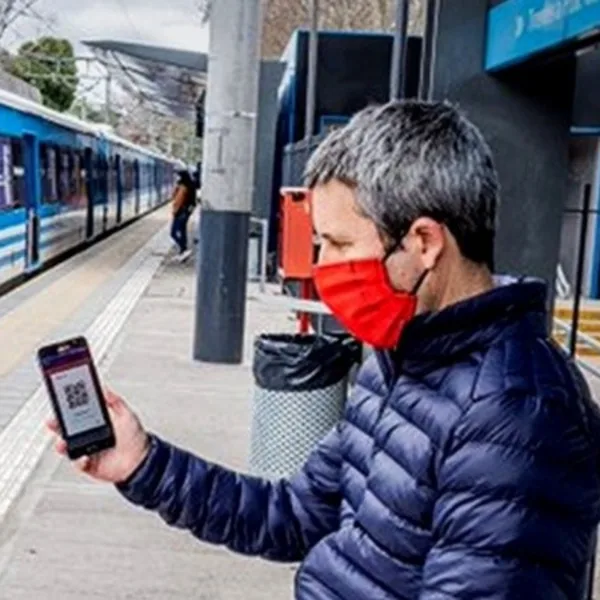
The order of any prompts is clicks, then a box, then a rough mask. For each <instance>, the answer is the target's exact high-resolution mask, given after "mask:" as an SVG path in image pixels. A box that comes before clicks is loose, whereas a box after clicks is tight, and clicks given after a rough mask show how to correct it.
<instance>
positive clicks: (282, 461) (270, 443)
mask: <svg viewBox="0 0 600 600" xmlns="http://www.w3.org/2000/svg"><path fill="white" fill-rule="evenodd" d="M360 352H361V351H360V344H358V343H357V342H356V341H355V340H354V339H352V338H351V337H349V336H347V335H344V336H322V335H292V334H275V335H261V336H259V337H257V338H256V340H255V343H254V365H253V371H254V381H255V388H254V398H253V411H252V429H251V448H250V470H251V472H252V474H254V475H257V476H260V477H264V478H267V479H278V478H280V477H285V476H287V475H291V474H292V473H294V472H295V471H297V470H298V468H299V467H301V466H302V465H303V464H304V462H305V460H306V458H307V457H308V455H309V453H310V451H311V450H312V449H313V448H314V446H315V444H316V443H317V442H318V441H319V440H320V439H322V438H323V437H324V436H325V435H326V434H327V432H328V431H329V430H330V429H331V428H332V427H333V426H334V425H335V424H336V423H337V422H338V421H339V419H340V418H341V417H342V414H343V411H344V406H345V403H346V394H347V383H348V374H349V372H350V369H351V368H352V365H353V364H355V363H356V362H358V361H359V360H360Z"/></svg>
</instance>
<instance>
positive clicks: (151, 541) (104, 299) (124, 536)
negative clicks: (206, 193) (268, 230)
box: [0, 209, 600, 600]
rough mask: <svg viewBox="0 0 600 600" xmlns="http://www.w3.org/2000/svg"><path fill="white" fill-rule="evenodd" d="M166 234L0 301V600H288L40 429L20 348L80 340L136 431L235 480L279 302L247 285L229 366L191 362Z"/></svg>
mask: <svg viewBox="0 0 600 600" xmlns="http://www.w3.org/2000/svg"><path fill="white" fill-rule="evenodd" d="M167 220H168V213H167V209H161V210H159V211H157V212H155V213H152V214H151V215H149V216H147V217H145V218H144V219H142V220H140V221H138V222H137V223H135V224H134V225H131V226H130V227H128V228H126V229H125V230H123V231H121V232H119V233H117V234H115V235H114V236H112V237H111V238H109V239H108V240H106V241H104V242H102V243H100V244H98V245H96V246H94V247H92V248H90V249H88V250H87V251H86V252H84V253H82V254H80V255H78V256H76V257H75V258H73V259H71V260H70V261H68V262H67V263H64V264H63V265H61V266H59V267H57V268H55V269H54V270H52V271H49V272H47V273H46V274H44V275H43V276H41V277H39V278H36V279H35V280H33V281H31V282H30V283H28V284H27V285H26V286H23V287H21V288H19V289H17V290H15V291H14V292H12V293H11V294H10V295H8V296H5V297H4V298H2V299H0V341H1V343H0V600H76V599H77V600H79V599H80V598H82V597H86V598H90V599H91V600H94V599H96V598H97V599H98V600H99V599H100V598H110V599H111V600H125V599H129V598H136V599H137V600H146V599H148V600H180V599H181V600H183V599H186V600H188V599H190V598H196V599H206V600H221V599H222V600H237V599H239V600H263V599H265V598H272V599H284V598H290V597H291V594H292V582H293V577H294V572H295V567H294V566H291V565H281V564H273V563H268V562H264V561H261V560H259V559H249V558H244V557H240V556H236V555H234V554H232V553H230V552H228V551H227V550H224V549H222V548H218V547H215V546H210V545H207V544H201V543H198V542H197V541H196V540H194V539H193V538H192V537H191V536H189V535H188V534H187V533H184V532H181V531H178V530H174V529H171V528H168V527H167V526H165V525H164V524H163V523H162V522H161V520H160V519H159V518H158V517H157V516H155V515H153V514H149V513H146V512H145V511H143V510H141V509H136V508H133V507H132V506H130V505H129V504H127V503H126V502H125V501H124V500H123V499H122V498H121V497H120V496H119V495H118V494H117V492H116V491H115V490H114V489H113V488H112V487H111V486H107V485H102V484H98V483H95V482H92V481H91V480H89V479H87V478H85V477H83V476H81V475H80V474H78V473H75V472H74V470H73V469H72V467H71V465H69V464H68V462H67V461H66V460H64V459H61V458H59V457H58V456H56V455H55V453H54V452H53V451H52V450H51V448H50V447H49V444H48V441H49V438H48V436H47V434H46V432H45V431H44V429H43V427H42V422H43V419H44V417H45V415H46V414H47V413H48V404H47V399H46V396H45V393H44V392H43V390H42V389H41V388H40V379H39V375H38V373H37V369H36V367H35V365H34V362H33V356H34V353H35V349H36V348H37V347H38V346H39V345H40V344H42V343H44V342H46V341H49V340H53V339H56V338H61V337H67V336H70V335H74V334H80V333H84V334H85V335H86V336H87V337H88V339H89V340H90V342H91V344H92V348H93V352H94V355H95V358H96V361H97V363H98V364H99V370H100V374H101V377H102V378H103V379H104V381H105V382H106V383H108V385H110V386H111V387H112V388H113V389H115V391H117V392H119V393H120V394H122V395H123V396H124V397H125V398H126V399H127V400H128V401H129V402H130V403H131V405H132V406H133V407H134V408H135V410H136V411H137V412H138V414H139V415H140V417H141V418H142V420H143V422H144V424H145V426H146V427H147V428H148V429H150V430H152V431H156V432H157V433H160V434H161V435H162V436H164V437H165V438H167V439H170V440H173V441H174V442H176V443H177V444H178V445H180V446H183V447H185V448H189V449H190V450H192V451H195V452H198V453H200V454H201V455H203V456H206V457H207V458H210V459H211V460H213V461H217V462H220V463H222V464H226V465H228V466H231V467H232V468H236V469H239V470H244V469H245V467H246V461H247V457H248V448H249V433H250V432H249V424H250V398H251V389H252V374H251V359H252V342H253V339H254V337H255V335H257V334H258V333H261V332H265V331H269V332H273V331H278V332H286V331H289V332H291V331H293V330H294V329H295V326H296V323H295V320H293V318H292V315H291V313H290V310H289V305H288V304H287V303H286V302H284V301H282V299H281V298H278V297H277V296H276V295H274V294H273V295H270V292H271V290H267V292H268V293H269V294H268V295H267V297H265V296H264V295H262V296H260V295H259V290H258V286H256V287H255V286H254V285H253V284H250V285H249V288H248V300H247V321H246V339H245V352H244V357H245V359H244V363H243V364H242V365H241V366H221V365H207V364H201V363H194V362H193V361H192V360H191V348H192V332H193V311H194V298H193V293H194V285H195V282H194V278H195V270H194V264H193V261H190V262H188V263H184V264H178V263H177V262H175V261H171V260H170V259H169V246H170V241H169V238H168V229H167V227H168V226H167ZM266 300H268V301H266ZM590 383H591V385H592V388H593V389H594V392H595V393H596V394H597V397H600V385H599V384H598V380H595V379H594V378H590ZM597 573H598V570H597ZM599 579H600V578H598V577H597V580H596V590H597V592H598V591H600V585H599V583H600V580H599Z"/></svg>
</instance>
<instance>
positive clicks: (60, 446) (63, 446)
mask: <svg viewBox="0 0 600 600" xmlns="http://www.w3.org/2000/svg"><path fill="white" fill-rule="evenodd" d="M54 447H55V448H56V451H57V452H58V453H59V454H61V455H62V456H65V455H66V454H67V442H65V440H63V439H61V438H59V439H57V440H56V442H55V443H54Z"/></svg>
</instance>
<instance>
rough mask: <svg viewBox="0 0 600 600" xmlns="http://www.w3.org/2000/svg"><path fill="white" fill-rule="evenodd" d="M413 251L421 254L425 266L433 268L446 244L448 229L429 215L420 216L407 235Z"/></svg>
mask: <svg viewBox="0 0 600 600" xmlns="http://www.w3.org/2000/svg"><path fill="white" fill-rule="evenodd" d="M406 240H407V244H408V243H410V245H411V247H412V249H413V251H416V253H418V254H419V255H420V256H421V260H422V263H423V266H424V268H426V269H429V270H431V269H433V268H434V267H435V265H436V264H437V262H438V260H439V258H440V256H441V254H442V252H443V251H444V247H445V246H446V243H447V240H446V229H445V227H444V226H443V225H441V224H440V223H438V222H437V221H434V220H433V219H431V218H429V217H419V218H418V219H417V220H416V221H415V222H414V223H413V224H412V226H411V228H410V230H409V234H408V235H407V236H406Z"/></svg>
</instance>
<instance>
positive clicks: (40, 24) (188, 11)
mask: <svg viewBox="0 0 600 600" xmlns="http://www.w3.org/2000/svg"><path fill="white" fill-rule="evenodd" d="M195 4H196V2H195V0H38V1H37V3H36V4H35V6H34V8H35V11H36V12H37V13H38V14H39V15H40V16H41V17H43V19H41V20H39V19H27V20H21V21H19V22H18V23H16V24H15V27H14V29H13V31H12V35H11V36H9V38H8V39H7V40H6V41H7V42H9V44H10V45H12V46H15V45H18V44H19V43H20V42H22V41H24V39H27V38H31V37H35V36H36V35H39V34H40V33H45V34H48V33H50V34H53V35H61V36H64V37H67V38H69V39H70V40H71V41H72V42H73V43H74V44H75V45H76V46H77V45H78V43H79V42H80V41H81V40H85V39H102V38H104V39H106V38H110V39H118V40H122V41H136V42H146V43H151V44H158V45H167V46H172V47H177V48H182V49H185V50H197V51H200V52H204V51H206V50H207V47H208V32H207V30H206V28H203V27H202V25H201V23H200V19H199V17H198V11H197V9H195V8H194V5H195ZM46 17H47V20H46ZM48 22H50V23H52V25H48ZM77 51H78V52H80V53H81V52H83V49H82V48H81V47H80V46H79V47H78V48H77Z"/></svg>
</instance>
